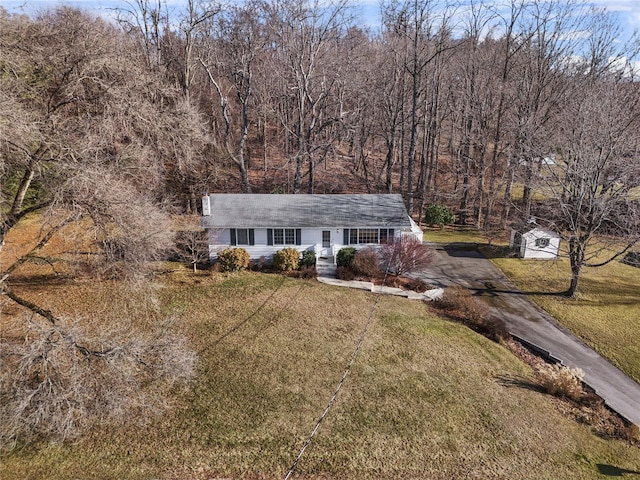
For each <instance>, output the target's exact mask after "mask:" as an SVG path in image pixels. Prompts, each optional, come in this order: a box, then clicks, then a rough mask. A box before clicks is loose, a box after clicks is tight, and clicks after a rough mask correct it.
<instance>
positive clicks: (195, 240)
mask: <svg viewBox="0 0 640 480" xmlns="http://www.w3.org/2000/svg"><path fill="white" fill-rule="evenodd" d="M176 253H177V255H178V258H180V260H181V261H184V262H186V263H188V264H189V265H191V266H192V267H193V273H196V271H197V269H198V264H200V263H204V262H206V261H208V260H209V238H208V234H207V232H205V230H204V229H203V228H201V227H200V217H198V216H195V217H192V218H188V219H187V222H186V225H184V226H183V227H182V228H181V229H180V230H179V231H178V233H177V235H176Z"/></svg>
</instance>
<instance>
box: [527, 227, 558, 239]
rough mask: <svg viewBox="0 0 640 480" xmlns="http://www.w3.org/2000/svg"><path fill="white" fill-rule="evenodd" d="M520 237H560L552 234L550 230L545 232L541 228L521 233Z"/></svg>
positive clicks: (554, 233)
mask: <svg viewBox="0 0 640 480" xmlns="http://www.w3.org/2000/svg"><path fill="white" fill-rule="evenodd" d="M522 236H523V237H529V238H541V237H546V238H560V235H559V234H557V233H556V232H552V231H551V230H547V229H545V228H542V227H535V228H532V229H530V230H528V231H525V232H522Z"/></svg>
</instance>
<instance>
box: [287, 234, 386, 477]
mask: <svg viewBox="0 0 640 480" xmlns="http://www.w3.org/2000/svg"><path fill="white" fill-rule="evenodd" d="M396 254H397V244H394V247H393V252H392V254H391V258H390V260H389V262H388V263H387V265H386V267H385V271H384V276H383V277H382V284H381V287H384V286H385V284H386V281H387V276H388V275H389V268H390V266H391V264H392V263H393V259H394V258H395V256H396ZM381 290H382V289H381ZM381 290H380V291H378V294H377V295H376V299H375V302H374V303H373V306H372V307H371V311H370V312H369V318H368V319H367V323H366V324H365V326H364V329H363V331H362V333H361V335H360V338H359V340H358V343H357V345H356V348H355V350H354V351H353V353H352V354H351V359H350V360H349V363H348V364H347V366H346V368H345V369H344V372H343V374H342V377H341V378H340V381H339V382H338V385H337V386H336V388H335V390H334V392H333V395H331V398H330V399H329V402H328V403H327V406H326V407H325V409H324V411H323V412H322V415H320V417H319V418H318V420H317V421H316V424H315V426H314V427H313V429H312V430H311V433H310V434H309V436H308V437H307V439H306V441H305V442H304V444H303V445H302V447H301V448H300V451H299V452H298V455H297V456H296V458H295V460H294V461H293V463H292V464H291V467H290V468H289V470H288V471H287V474H286V475H285V477H284V480H289V479H290V478H291V475H293V472H294V471H295V469H296V467H297V466H298V462H299V461H300V459H301V458H302V456H303V455H304V452H305V450H306V449H307V447H309V445H311V442H312V441H313V438H314V437H315V435H316V433H317V432H318V430H319V429H320V425H321V424H322V422H323V421H324V419H325V418H326V417H327V415H328V414H329V411H330V410H331V407H333V405H334V403H335V401H336V399H337V398H338V394H339V393H340V390H341V389H342V385H344V382H345V380H346V378H347V375H349V372H350V371H351V367H353V364H354V363H355V361H356V359H357V358H358V356H359V354H360V351H361V350H362V345H363V344H364V340H365V337H366V336H367V333H368V331H369V327H370V326H371V323H372V322H373V315H374V314H375V311H376V309H377V308H378V304H379V303H380V298H381V297H382V291H381Z"/></svg>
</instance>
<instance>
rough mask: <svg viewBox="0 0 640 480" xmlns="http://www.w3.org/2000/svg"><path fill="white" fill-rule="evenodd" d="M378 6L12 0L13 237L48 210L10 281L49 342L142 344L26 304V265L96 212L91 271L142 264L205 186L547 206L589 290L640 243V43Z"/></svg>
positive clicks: (483, 221) (573, 19)
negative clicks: (86, 4)
mask: <svg viewBox="0 0 640 480" xmlns="http://www.w3.org/2000/svg"><path fill="white" fill-rule="evenodd" d="M379 18H380V22H379V25H376V26H372V27H365V26H363V25H366V22H364V21H363V19H362V18H361V17H359V16H358V14H357V9H355V8H354V5H352V4H350V3H348V2H347V1H346V0H330V1H322V2H320V1H315V0H310V1H306V0H270V1H261V0H247V1H246V2H242V3H236V4H234V5H232V6H230V5H227V4H223V3H218V2H211V1H204V0H188V1H187V2H186V5H185V7H184V8H182V9H176V8H171V9H170V8H169V7H168V6H167V5H166V4H165V2H164V1H163V0H130V1H129V2H128V4H127V7H126V8H121V9H119V10H118V11H117V12H115V15H114V16H113V18H110V19H102V18H97V17H95V16H92V15H90V14H88V13H86V12H83V11H81V10H76V9H73V8H70V7H59V8H56V9H52V10H49V11H43V12H41V13H39V14H37V15H34V16H33V17H32V18H30V17H27V16H24V15H16V14H10V13H8V12H7V11H5V10H3V9H1V8H0V174H1V178H2V181H1V183H2V184H1V193H0V244H2V245H4V240H5V237H6V236H7V235H8V234H9V233H10V232H11V230H12V229H13V228H14V227H15V226H16V225H18V224H19V223H20V222H21V221H23V220H24V219H25V218H26V217H27V216H28V215H29V214H31V213H34V212H40V213H42V214H43V217H42V218H43V219H44V220H43V228H42V229H41V231H40V234H39V235H40V236H39V238H38V239H37V240H36V244H35V245H34V246H33V248H32V249H31V250H29V251H27V252H26V253H24V254H23V255H22V256H20V257H18V258H17V259H16V260H15V263H13V264H11V265H9V266H7V267H6V268H5V269H4V270H3V271H2V278H0V284H1V286H2V292H3V294H4V295H6V296H7V297H8V298H11V299H13V300H14V301H15V302H17V303H19V304H20V305H22V306H23V307H25V308H27V309H29V310H31V311H32V312H33V313H35V314H37V315H39V316H40V317H43V318H45V319H46V321H47V322H48V324H47V327H46V328H41V329H40V330H41V333H40V334H39V335H41V336H42V339H43V340H42V342H41V345H44V346H45V347H46V345H47V342H50V341H51V338H52V336H53V337H56V338H63V339H65V341H66V343H64V345H66V346H67V347H68V349H69V350H68V352H67V353H66V354H67V355H71V356H73V355H80V356H81V357H82V356H85V357H91V356H93V357H94V358H95V359H105V358H106V357H108V355H109V354H110V353H111V352H115V351H118V352H126V349H120V350H118V348H119V347H115V346H113V347H110V348H107V349H106V350H100V349H97V348H89V347H87V346H85V344H83V343H82V341H80V340H77V339H76V337H75V336H74V335H75V334H73V333H72V331H73V328H71V327H70V326H69V327H67V326H65V325H64V322H63V321H62V320H61V319H59V318H57V317H56V316H55V315H53V314H52V313H51V312H48V311H46V310H43V309H39V307H38V306H37V305H34V304H32V303H30V302H29V301H27V300H26V299H23V298H21V297H20V296H19V295H18V294H17V293H16V292H15V291H14V290H13V289H12V287H11V276H12V274H13V273H14V272H15V271H16V270H17V269H19V268H20V266H21V265H23V264H24V263H26V262H31V261H36V260H39V261H41V260H43V258H41V257H42V256H41V255H40V252H41V250H42V249H43V247H44V246H45V245H46V244H47V242H48V241H50V239H51V238H52V237H53V236H54V235H56V234H58V233H59V232H61V231H62V230H64V229H66V228H68V227H69V226H70V225H72V224H77V223H79V222H80V223H82V225H83V232H84V235H85V238H89V239H91V241H92V242H93V247H95V248H94V249H93V250H91V253H92V255H91V258H92V260H91V268H92V269H93V271H95V272H99V273H100V274H101V275H125V276H126V275H128V273H127V272H128V271H134V272H138V273H139V272H140V271H141V270H142V269H143V264H144V263H145V261H147V260H150V259H155V258H160V257H161V256H162V255H163V254H164V252H166V251H167V249H169V248H170V247H171V245H172V241H173V240H172V238H171V235H170V230H171V229H170V228H169V227H168V223H167V222H168V215H169V214H171V213H197V210H198V203H199V198H200V196H201V194H203V193H206V192H265V193H279V192H288V193H348V192H371V193H377V192H394V193H401V194H402V195H403V196H404V198H405V201H406V205H407V208H408V210H409V212H410V213H411V214H412V215H414V216H415V218H417V219H421V218H423V214H424V211H425V209H426V208H427V207H428V206H429V205H432V204H442V205H448V206H449V207H451V208H452V209H453V210H454V212H455V213H456V218H457V222H458V223H460V224H465V225H474V226H476V227H478V228H482V229H487V230H493V229H498V228H505V227H507V226H509V225H512V224H517V223H520V222H526V221H527V220H529V219H530V218H531V217H536V219H537V221H538V222H539V223H541V224H543V225H547V226H549V227H551V228H554V229H556V230H558V231H560V232H562V235H563V238H564V239H565V240H566V241H567V242H566V244H567V245H568V248H567V254H568V255H569V257H570V259H571V267H572V272H573V281H572V284H571V288H570V293H571V294H573V293H575V291H576V289H577V284H578V279H579V275H580V269H581V268H582V267H583V266H585V265H589V264H590V261H591V260H590V257H589V255H590V253H589V252H593V250H589V248H590V247H591V246H592V245H593V242H594V240H595V239H596V237H598V238H602V235H615V236H616V239H617V240H620V241H622V243H623V245H622V247H621V248H620V249H619V250H617V251H616V252H614V253H613V254H612V256H611V257H610V258H609V260H610V259H613V258H615V257H616V256H617V255H619V254H621V253H622V252H624V251H625V249H628V248H630V247H631V246H632V245H633V244H635V243H636V242H637V241H638V239H639V238H640V237H639V231H640V225H639V222H640V220H639V219H640V214H639V209H640V207H639V200H638V199H639V197H640V193H639V190H638V188H639V185H640V90H639V88H638V87H639V85H640V84H639V83H638V73H639V72H638V71H637V67H636V66H637V65H638V64H637V63H636V62H637V60H638V51H639V50H640V41H639V40H638V37H633V36H632V37H630V38H625V37H624V35H623V32H622V31H621V30H620V29H619V28H617V27H616V25H615V23H614V22H613V20H612V17H611V16H610V15H609V14H608V13H607V12H606V11H599V10H594V9H590V8H587V7H585V6H583V5H582V4H578V3H574V2H571V1H569V2H567V1H564V0H563V1H560V0H545V1H538V0H532V1H528V2H525V1H520V0H510V1H504V2H500V3H498V2H482V1H477V2H476V1H471V2H466V3H465V4H464V6H461V5H460V4H458V3H448V2H446V1H439V0H421V1H418V0H384V1H383V2H382V3H381V5H380V17H379ZM87 232H89V233H87ZM67 234H68V233H67ZM0 248H2V247H0ZM0 251H1V250H0ZM604 261H607V260H604ZM598 262H599V263H602V262H603V260H602V257H599V260H598ZM158 338H159V337H158ZM98 343H100V342H96V341H93V340H91V341H89V343H87V345H88V344H98ZM158 345H160V346H161V347H162V348H164V349H165V350H166V352H165V354H166V357H167V358H174V359H175V358H177V356H179V355H178V354H177V353H175V352H174V350H175V348H174V347H175V345H172V342H169V341H166V342H164V341H163V342H159V343H156V344H155V345H153V346H142V345H139V346H137V347H136V348H137V349H138V351H136V352H132V353H131V356H130V357H126V358H125V359H124V360H122V361H123V362H125V363H126V362H128V361H130V359H131V358H134V357H136V356H138V357H143V356H144V355H145V354H144V353H140V352H144V351H147V350H149V349H151V348H160V347H159V346H158ZM36 350H37V349H36ZM36 350H34V352H36V353H34V355H36V354H37V351H36ZM69 352H74V353H69ZM171 352H174V353H171ZM183 353H184V352H183ZM180 355H182V356H181V357H180V358H182V360H181V362H182V363H183V364H185V365H186V364H189V363H190V362H191V361H192V359H191V360H190V358H191V357H190V356H189V354H188V353H184V354H180ZM36 356H37V355H36ZM30 358H32V360H33V359H34V358H36V357H34V356H32V357H30ZM119 358H120V357H119ZM25 368H27V367H25ZM158 369H159V371H165V372H166V371H169V370H171V369H168V367H167V366H158ZM183 371H189V368H184V369H183ZM79 375H85V373H83V372H80V373H79ZM149 375H153V374H151V373H150V374H149ZM172 375H173V374H171V375H169V376H170V377H172ZM170 380H171V381H174V380H175V379H174V378H173V377H172V378H171V379H170ZM16 388H27V387H26V386H20V385H18V386H17V387H16ZM36 393H37V392H36ZM34 395H35V393H34ZM83 395H85V393H83ZM83 398H84V397H83ZM87 398H90V396H89V397H87ZM41 401H42V402H43V403H41V404H40V407H42V406H43V405H45V404H46V398H45V399H43V400H41ZM86 403H87V405H88V404H89V403H90V401H89V400H87V401H86ZM107 403H108V402H107ZM80 404H81V405H82V402H80ZM14 407H15V408H16V409H18V410H19V409H20V408H23V409H26V410H25V411H28V412H27V413H30V414H33V415H36V416H37V415H38V411H37V408H40V407H37V406H34V405H22V406H20V405H18V406H14ZM29 408H31V409H34V410H33V411H30V410H29ZM60 408H63V407H60ZM87 408H88V407H87ZM49 428H50V429H52V430H57V431H58V433H61V434H63V433H64V431H65V429H66V428H70V427H69V426H68V425H63V426H60V425H51V426H50V427H49Z"/></svg>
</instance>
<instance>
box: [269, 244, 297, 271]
mask: <svg viewBox="0 0 640 480" xmlns="http://www.w3.org/2000/svg"><path fill="white" fill-rule="evenodd" d="M299 266H300V252H298V250H296V249H295V248H283V249H282V250H278V251H277V252H276V253H274V254H273V268H274V269H276V270H278V271H281V272H289V271H291V270H297V269H298V267H299Z"/></svg>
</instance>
